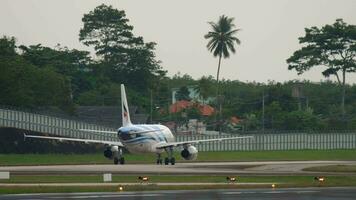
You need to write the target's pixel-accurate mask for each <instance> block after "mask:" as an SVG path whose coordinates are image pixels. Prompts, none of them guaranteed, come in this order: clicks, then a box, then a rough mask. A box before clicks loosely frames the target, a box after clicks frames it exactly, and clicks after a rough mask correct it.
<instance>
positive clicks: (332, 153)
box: [0, 149, 356, 166]
mask: <svg viewBox="0 0 356 200" xmlns="http://www.w3.org/2000/svg"><path fill="white" fill-rule="evenodd" d="M175 157H176V159H177V162H186V161H184V160H183V159H182V158H181V156H180V155H179V152H175ZM125 160H126V161H127V163H130V164H140V163H150V164H154V163H155V161H156V157H155V155H133V154H126V155H125ZM278 160H285V161H293V160H356V149H351V150H298V151H220V152H199V156H198V159H197V160H196V161H194V162H228V161H278ZM190 162H191V161H190ZM111 163H112V161H111V160H108V159H106V158H105V157H104V156H103V155H102V154H99V153H97V154H0V165H2V166H16V165H57V164H63V165H64V164H65V165H68V164H111Z"/></svg>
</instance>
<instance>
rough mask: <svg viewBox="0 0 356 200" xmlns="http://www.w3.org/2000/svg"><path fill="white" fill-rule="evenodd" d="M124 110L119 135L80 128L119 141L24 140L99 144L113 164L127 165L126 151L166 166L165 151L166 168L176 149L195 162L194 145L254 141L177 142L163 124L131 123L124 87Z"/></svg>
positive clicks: (122, 101)
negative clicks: (104, 147) (104, 134)
mask: <svg viewBox="0 0 356 200" xmlns="http://www.w3.org/2000/svg"><path fill="white" fill-rule="evenodd" d="M121 108H122V113H121V114H122V127H120V128H119V129H118V130H117V132H114V131H101V130H89V129H80V130H81V131H85V132H88V133H89V132H91V133H100V134H101V133H111V134H113V133H114V134H117V138H115V139H118V140H117V141H105V140H92V139H81V138H65V137H51V136H36V135H27V134H24V138H38V139H51V140H59V141H75V142H84V143H96V144H103V145H105V146H106V149H105V150H104V156H105V157H106V158H108V159H111V160H113V161H114V164H119V163H120V164H125V159H124V156H123V151H122V149H123V148H125V149H127V150H128V151H129V152H130V153H133V154H145V153H153V154H156V155H157V160H156V163H157V164H163V159H162V157H161V155H162V153H164V152H166V153H167V155H168V157H165V159H164V164H165V165H169V164H171V165H174V164H175V163H176V160H175V158H174V156H173V150H174V148H180V150H181V153H180V155H181V156H182V157H183V158H184V159H185V160H195V159H196V158H197V156H198V149H197V148H196V147H195V146H193V145H194V144H198V143H204V142H218V141H223V140H237V139H247V138H253V137H252V136H244V137H230V138H217V139H205V140H190V141H182V142H176V141H175V137H174V135H173V134H172V132H171V131H170V129H169V128H168V127H166V126H164V125H161V124H132V123H131V119H130V112H129V109H128V108H129V107H128V104H127V99H126V92H125V86H124V85H123V84H121Z"/></svg>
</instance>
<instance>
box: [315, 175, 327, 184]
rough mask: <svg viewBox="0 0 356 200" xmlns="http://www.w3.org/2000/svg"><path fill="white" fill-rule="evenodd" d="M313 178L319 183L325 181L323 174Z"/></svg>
mask: <svg viewBox="0 0 356 200" xmlns="http://www.w3.org/2000/svg"><path fill="white" fill-rule="evenodd" d="M314 180H316V181H318V182H319V183H323V182H324V181H325V177H324V176H316V177H314Z"/></svg>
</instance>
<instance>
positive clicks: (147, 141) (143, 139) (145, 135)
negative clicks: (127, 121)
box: [118, 124, 175, 154]
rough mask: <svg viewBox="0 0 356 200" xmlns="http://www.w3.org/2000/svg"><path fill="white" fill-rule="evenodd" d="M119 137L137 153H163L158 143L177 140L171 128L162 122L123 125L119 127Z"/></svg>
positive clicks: (128, 147) (127, 146)
mask: <svg viewBox="0 0 356 200" xmlns="http://www.w3.org/2000/svg"><path fill="white" fill-rule="evenodd" d="M152 130H153V131H152ZM135 132H138V133H135ZM140 132H141V133H140ZM118 137H119V138H120V141H121V142H122V143H123V145H124V146H125V148H126V149H127V150H128V151H129V152H131V153H136V154H143V153H162V152H163V151H164V150H163V149H157V148H156V147H157V145H158V144H162V143H169V142H174V140H175V139H174V136H173V134H172V132H171V131H170V130H169V128H168V127H166V126H163V125H160V124H156V125H155V124H150V125H145V124H143V125H129V126H125V127H121V128H119V129H118Z"/></svg>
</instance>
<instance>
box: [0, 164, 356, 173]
mask: <svg viewBox="0 0 356 200" xmlns="http://www.w3.org/2000/svg"><path fill="white" fill-rule="evenodd" d="M323 165H356V161H262V162H194V163H177V164H176V165H155V164H127V165H112V164H108V165H50V166H44V165H42V166H0V171H9V172H11V174H78V173H81V174H95V173H96V174H101V173H107V172H110V173H114V174H136V175H138V174H231V173H239V174H254V175H258V174H260V175H274V174H277V175H281V174H287V175H290V174H299V175H302V174H306V175H311V174H319V173H317V172H306V171H303V169H304V168H306V167H314V166H323ZM324 174H338V175H342V173H324ZM347 175H349V173H348V174H347Z"/></svg>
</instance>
